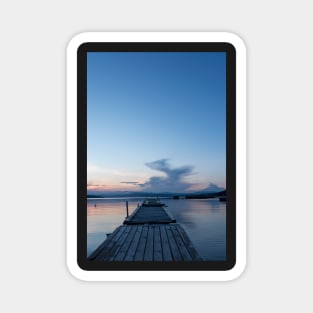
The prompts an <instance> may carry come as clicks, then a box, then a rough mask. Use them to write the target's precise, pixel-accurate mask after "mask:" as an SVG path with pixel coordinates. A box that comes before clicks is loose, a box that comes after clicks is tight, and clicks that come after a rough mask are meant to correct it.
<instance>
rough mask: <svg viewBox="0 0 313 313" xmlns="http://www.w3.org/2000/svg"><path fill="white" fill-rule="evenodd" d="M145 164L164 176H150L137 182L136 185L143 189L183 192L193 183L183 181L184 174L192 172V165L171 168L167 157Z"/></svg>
mask: <svg viewBox="0 0 313 313" xmlns="http://www.w3.org/2000/svg"><path fill="white" fill-rule="evenodd" d="M146 166H148V167H149V168H151V169H153V170H156V171H160V172H162V173H164V174H165V177H164V176H162V177H160V176H152V177H150V179H149V180H148V181H147V182H145V183H143V184H138V186H141V187H142V188H143V189H144V190H145V191H153V192H184V191H187V189H189V188H190V187H192V186H193V184H191V183H188V182H186V181H184V178H185V177H186V176H188V175H191V174H192V170H193V167H192V166H182V167H176V168H172V167H171V166H170V165H169V164H168V159H161V160H157V161H154V162H149V163H146Z"/></svg>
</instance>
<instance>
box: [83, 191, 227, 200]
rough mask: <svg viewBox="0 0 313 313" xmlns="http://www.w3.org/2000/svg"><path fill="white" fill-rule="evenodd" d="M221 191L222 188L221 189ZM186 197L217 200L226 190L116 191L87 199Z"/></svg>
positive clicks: (91, 195) (88, 196)
mask: <svg viewBox="0 0 313 313" xmlns="http://www.w3.org/2000/svg"><path fill="white" fill-rule="evenodd" d="M220 189H221V188H220ZM174 196H175V197H186V198H187V199H206V198H215V197H221V196H226V190H221V191H218V192H205V191H197V192H191V193H190V192H181V193H177V192H161V193H160V192H158V193H155V192H140V191H137V192H132V191H115V192H106V193H97V194H87V198H89V199H94V198H120V197H125V198H136V197H137V198H148V197H162V198H163V197H166V198H173V197H174Z"/></svg>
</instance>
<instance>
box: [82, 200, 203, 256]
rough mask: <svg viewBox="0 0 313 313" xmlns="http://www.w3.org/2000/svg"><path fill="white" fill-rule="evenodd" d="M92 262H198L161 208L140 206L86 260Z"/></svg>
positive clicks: (183, 235)
mask: <svg viewBox="0 0 313 313" xmlns="http://www.w3.org/2000/svg"><path fill="white" fill-rule="evenodd" d="M88 259H89V260H95V261H160V262H161V261H163V262H171V261H195V260H197V261H200V260H201V257H200V256H199V254H198V253H197V251H196V249H195V248H194V247H193V245H192V243H191V241H190V239H189V237H188V235H187V233H186V232H185V230H184V229H183V228H182V227H181V226H180V225H179V224H177V223H176V220H175V219H174V218H172V217H171V216H170V214H169V213H168V212H167V211H166V210H165V208H164V207H163V206H140V207H138V208H137V209H136V210H135V211H134V212H133V214H132V215H130V216H129V217H127V218H126V219H125V221H124V225H121V226H119V227H118V228H117V229H115V231H114V232H113V233H112V234H111V235H110V236H109V237H108V238H107V239H106V240H105V241H104V242H103V243H102V244H101V245H100V246H99V247H98V248H97V249H96V250H95V251H94V252H93V253H92V254H91V255H90V256H89V257H88Z"/></svg>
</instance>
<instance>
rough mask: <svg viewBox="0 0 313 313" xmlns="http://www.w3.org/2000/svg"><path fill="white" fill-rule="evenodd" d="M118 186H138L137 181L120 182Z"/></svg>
mask: <svg viewBox="0 0 313 313" xmlns="http://www.w3.org/2000/svg"><path fill="white" fill-rule="evenodd" d="M120 184H129V185H138V184H139V182H138V181H121V182H120Z"/></svg>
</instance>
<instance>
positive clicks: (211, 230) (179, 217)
mask: <svg viewBox="0 0 313 313" xmlns="http://www.w3.org/2000/svg"><path fill="white" fill-rule="evenodd" d="M126 200H127V199H92V200H88V203H87V232H88V234H87V242H88V243H87V244H88V246H87V253H88V255H89V254H90V253H91V252H92V251H93V250H94V249H96V248H97V246H98V245H99V244H100V243H101V242H102V241H103V240H105V239H106V234H108V233H111V232H113V231H114V229H115V228H116V227H117V226H119V225H121V224H122V223H123V221H124V219H125V217H126V205H125V202H126ZM142 201H143V199H128V208H129V214H131V213H132V212H133V211H134V210H135V209H136V207H137V204H138V203H141V202H142ZM162 202H164V203H165V204H167V205H168V207H167V210H168V211H169V212H170V213H171V214H172V215H173V216H174V218H175V219H176V221H177V223H180V224H181V225H182V226H183V227H184V229H185V230H186V232H187V233H188V235H189V237H190V239H191V240H192V242H193V244H194V245H195V247H196V249H197V250H198V252H199V254H200V255H201V256H202V258H204V259H207V260H224V259H226V203H225V202H219V200H217V199H201V200H185V199H179V200H173V199H162Z"/></svg>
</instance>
